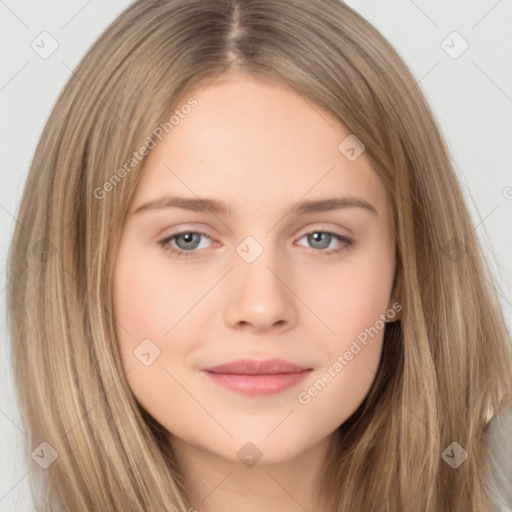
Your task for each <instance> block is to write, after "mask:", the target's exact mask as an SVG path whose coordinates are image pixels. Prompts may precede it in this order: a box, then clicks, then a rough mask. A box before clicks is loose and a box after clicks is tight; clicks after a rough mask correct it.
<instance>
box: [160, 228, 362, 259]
mask: <svg viewBox="0 0 512 512" xmlns="http://www.w3.org/2000/svg"><path fill="white" fill-rule="evenodd" d="M314 233H325V234H327V235H331V236H333V237H335V238H336V239H338V241H339V242H340V247H338V248H337V249H329V250H325V249H311V250H312V251H314V252H320V253H322V256H336V255H338V254H339V253H341V252H342V251H344V250H346V249H349V248H350V247H352V246H353V241H352V240H351V239H350V238H347V237H345V236H343V235H339V234H338V233H334V232H332V231H323V230H314V231H309V232H308V233H305V234H304V235H302V236H301V237H300V238H304V237H305V236H308V235H312V234H314ZM188 234H193V235H201V236H205V237H206V238H210V237H209V236H208V235H207V234H206V233H203V232H201V231H181V232H180V233H175V234H173V235H171V236H168V237H166V238H164V239H163V240H160V241H158V245H160V246H161V247H162V249H163V250H164V251H165V252H170V253H171V255H172V256H174V257H176V258H191V257H192V258H193V257H196V256H197V251H199V249H193V250H190V251H183V250H182V249H176V248H175V247H173V246H172V245H171V241H172V240H174V239H175V238H177V237H179V236H181V235H188ZM210 239H211V238H210ZM299 240H300V239H299Z"/></svg>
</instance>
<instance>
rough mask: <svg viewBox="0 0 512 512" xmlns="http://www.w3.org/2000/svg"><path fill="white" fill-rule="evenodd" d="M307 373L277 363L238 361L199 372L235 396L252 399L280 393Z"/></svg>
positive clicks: (302, 367) (249, 360)
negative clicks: (249, 396)
mask: <svg viewBox="0 0 512 512" xmlns="http://www.w3.org/2000/svg"><path fill="white" fill-rule="evenodd" d="M311 371H312V368H307V367H304V366H299V365H296V364H293V363H291V362H288V361H283V360H281V359H269V360H265V361H255V360H251V359H240V360H237V361H232V362H230V363H226V364H221V365H218V366H214V367H210V368H204V369H202V372H203V373H204V374H206V375H207V376H208V377H209V378H210V379H212V380H213V381H214V382H216V383H217V384H219V385H221V386H223V387H225V388H228V389H230V390H231V391H234V392H236V393H242V394H246V395H252V396H267V395H273V394H276V393H281V392H283V391H285V390H286V389H288V388H290V387H292V386H295V385H297V384H298V383H299V382H301V381H302V380H304V379H305V378H306V377H307V376H308V375H309V374H310V373H311Z"/></svg>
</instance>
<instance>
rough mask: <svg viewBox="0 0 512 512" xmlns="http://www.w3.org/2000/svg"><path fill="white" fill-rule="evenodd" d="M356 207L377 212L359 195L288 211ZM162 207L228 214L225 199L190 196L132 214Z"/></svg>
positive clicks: (163, 200) (164, 199)
mask: <svg viewBox="0 0 512 512" xmlns="http://www.w3.org/2000/svg"><path fill="white" fill-rule="evenodd" d="M350 207H358V208H362V209H364V210H365V211H367V212H369V213H371V214H373V215H376V216H378V215H379V214H378V212H377V210H376V209H375V207H374V206H373V205H371V204H370V203H369V202H368V201H366V200H364V199H362V198H359V197H329V198H325V199H309V200H305V201H300V202H298V203H297V204H295V205H293V206H291V207H290V208H289V211H290V213H293V214H306V213H315V212H326V211H330V210H340V209H342V208H350ZM164 208H182V209H185V210H192V211H194V212H201V213H204V212H206V213H214V214H218V215H230V213H231V210H230V207H229V204H228V203H226V202H225V201H219V200H216V199H208V198H192V197H177V196H172V197H162V198H160V199H155V200H153V201H148V202H147V203H144V204H142V205H141V206H139V207H138V208H137V209H136V210H135V211H134V212H133V214H134V215H136V214H139V213H142V212H146V211H150V210H160V209H164Z"/></svg>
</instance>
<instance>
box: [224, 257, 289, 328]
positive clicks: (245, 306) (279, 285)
mask: <svg viewBox="0 0 512 512" xmlns="http://www.w3.org/2000/svg"><path fill="white" fill-rule="evenodd" d="M290 275H291V273H290V272H284V271H283V270H282V267H281V266H279V265H277V262H276V258H274V257H273V256H272V254H270V251H264V252H263V254H262V255H261V256H260V257H259V258H258V259H257V260H256V261H254V262H252V263H247V262H246V261H244V260H243V259H241V258H239V257H238V256H237V255H236V259H235V260H234V268H233V270H232V271H231V272H230V275H229V279H228V280H227V281H228V282H226V284H225V285H226V288H227V293H226V296H227V300H226V304H225V309H224V320H225V322H226V324H227V325H228V326H229V327H231V328H233V329H239V330H240V329H243V330H251V331H254V332H263V331H265V330H268V329H273V330H279V331H282V330H288V329H290V328H292V327H293V326H294V325H295V324H296V322H297V302H299V300H298V298H297V297H296V296H295V295H294V293H293V290H292V289H293V286H292V285H291V283H289V281H290V279H291V278H290Z"/></svg>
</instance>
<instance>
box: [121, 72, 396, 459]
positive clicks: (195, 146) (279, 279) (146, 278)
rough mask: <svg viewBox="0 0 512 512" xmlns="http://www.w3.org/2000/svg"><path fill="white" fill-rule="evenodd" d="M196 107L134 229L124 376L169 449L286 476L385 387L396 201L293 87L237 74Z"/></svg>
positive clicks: (130, 218) (170, 139)
mask: <svg viewBox="0 0 512 512" xmlns="http://www.w3.org/2000/svg"><path fill="white" fill-rule="evenodd" d="M190 96H194V97H195V98H196V100H197V102H198V103H197V106H196V107H195V108H193V109H190V110H189V113H188V114H187V115H186V116H185V115H183V117H182V118H181V119H180V120H179V124H176V125H175V126H174V128H173V129H172V131H170V132H169V133H168V134H166V135H165V136H164V137H163V139H162V141H161V142H158V144H157V145H156V147H154V148H153V149H152V150H151V151H150V153H149V154H148V156H147V159H146V161H145V166H144V170H143V176H142V180H141V181H140V183H139V185H138V188H137V190H136V192H135V196H134V199H133V201H132V204H131V206H130V212H129V214H128V215H127V217H126V220H125V224H124V228H123V233H122V239H121V245H120V251H119V255H118V259H117V262H116V267H115V290H114V306H115V316H116V320H117V322H118V328H117V331H118V341H119V346H120V352H121V356H122V361H123V365H124V368H125V370H126V371H127V372H128V374H127V380H128V383H129V385H130V387H131V389H132V391H133V393H134V395H135V397H136V398H137V400H138V401H139V403H140V404H141V405H142V406H143V407H144V408H145V409H146V410H147V411H148V412H149V413H150V414H151V415H152V416H153V417H154V418H155V419H156V420H157V421H158V422H159V423H160V424H162V425H163V426H164V427H165V428H166V429H167V431H168V432H169V439H170V440H171V442H172V440H173V439H175V440H177V441H179V442H180V443H186V444H189V445H193V446H194V448H195V449H198V448H199V449H203V450H207V451H209V452H210V453H212V454H216V455H218V456H220V457H223V458H225V459H229V460H233V461H237V460H241V459H240V455H243V454H244V452H243V451H244V450H249V451H250V450H251V449H253V448H247V447H246V443H248V442H251V443H253V444H254V445H255V446H256V447H257V450H258V451H259V453H261V455H262V457H263V458H264V461H265V462H268V463H273V462H278V461H284V460H287V459H291V458H292V457H294V456H296V455H297V454H299V453H301V452H304V451H305V450H307V449H308V448H310V447H312V446H313V445H315V443H319V442H320V441H322V440H325V439H326V438H327V437H328V436H330V435H331V434H332V433H333V432H334V430H335V429H336V428H337V427H338V426H339V425H341V424H342V423H343V422H344V421H345V420H346V419H347V418H348V417H349V416H350V415H351V414H352V413H353V412H354V411H355V410H356V409H357V407H358V406H359V405H360V404H361V402H362V401H363V399H364V398H365V396H366V395H367V393H368V391H369V389H370V387H371V385H372V382H373V381H374V378H375V374H376V372H377V369H378V365H379V361H380V356H381V348H382V339H383V332H384V329H383V327H384V325H385V324H384V322H383V318H384V313H385V312H386V311H388V313H389V312H391V313H392V315H391V316H393V315H395V314H396V316H395V319H396V318H397V317H398V314H397V311H398V309H397V308H396V302H395V298H394V297H393V296H392V283H393V277H394V268H395V253H394V239H393V234H392V229H391V216H390V215H391V214H390V211H391V210H390V204H389V200H388V196H387V194H386V190H385V188H384V186H383V184H382V183H381V181H380V179H379V178H378V176H377V174H376V172H375V171H374V170H373V169H372V167H371V165H370V161H369V160H368V158H367V156H366V155H365V153H364V152H363V153H362V154H361V155H360V156H359V157H357V158H356V159H355V160H354V158H353V152H350V150H349V153H348V154H349V156H351V157H352V158H350V159H349V158H347V156H346V155H347V152H346V151H344V149H343V148H345V150H346V144H347V143H345V146H344V145H343V144H342V149H341V150H340V149H339V146H340V143H342V142H343V141H344V140H345V139H346V137H347V136H349V135H350V131H348V130H347V129H346V128H345V127H344V126H343V125H342V124H341V123H340V122H338V121H337V120H336V119H335V118H334V117H332V116H331V115H330V114H329V113H327V112H326V111H324V110H322V109H321V108H320V107H318V106H316V105H314V104H313V103H312V102H311V101H306V100H305V99H304V98H303V97H301V96H300V95H298V94H297V93H296V92H294V90H293V89H289V88H286V87H282V86H279V85H274V84H270V83H264V82H260V81H257V80H256V79H254V78H250V77H248V76H245V75H238V74H234V73H231V74H227V75H223V76H222V77H220V78H217V79H216V80H215V81H214V82H213V83H211V84H210V85H209V86H208V87H207V88H206V89H204V90H202V88H200V87H197V88H195V89H192V90H191V91H189V95H187V96H186V97H187V98H188V97H190ZM183 103H185V101H184V102H183ZM349 140H350V139H349ZM178 198H181V199H178ZM206 199H208V201H205V200H206ZM327 199H331V200H332V201H331V202H326V200H327ZM349 199H350V200H351V201H349ZM213 201H215V203H214V202H213ZM275 359H279V360H281V363H280V364H278V363H276V362H275V361H274V362H273V363H272V362H270V363H269V364H268V365H265V364H262V362H268V361H269V360H275ZM238 360H250V361H249V364H245V365H244V364H234V365H232V366H230V367H224V368H217V369H215V367H218V366H219V365H225V364H227V363H231V362H233V361H238ZM283 362H286V363H289V364H288V365H286V364H285V363H283ZM291 365H295V366H291ZM206 369H210V371H207V370H206ZM212 369H213V371H212ZM240 450H242V451H241V452H240ZM262 462H263V460H262Z"/></svg>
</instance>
